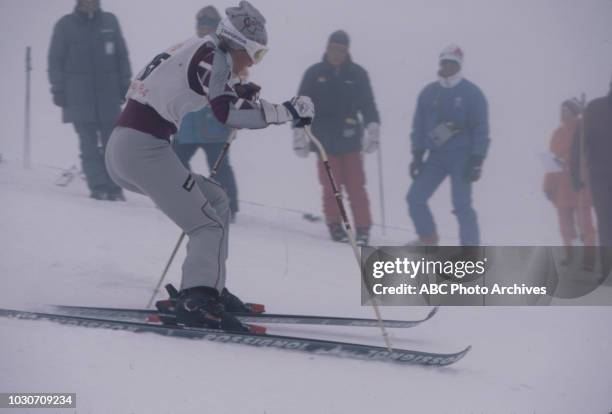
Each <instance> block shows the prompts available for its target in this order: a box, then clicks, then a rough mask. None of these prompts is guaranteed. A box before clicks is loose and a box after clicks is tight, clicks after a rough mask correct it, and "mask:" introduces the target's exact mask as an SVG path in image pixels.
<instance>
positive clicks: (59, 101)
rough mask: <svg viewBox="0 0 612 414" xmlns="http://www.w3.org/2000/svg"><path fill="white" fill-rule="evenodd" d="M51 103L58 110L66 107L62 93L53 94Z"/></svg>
mask: <svg viewBox="0 0 612 414" xmlns="http://www.w3.org/2000/svg"><path fill="white" fill-rule="evenodd" d="M53 103H54V104H55V105H57V106H59V107H60V108H63V107H64V106H66V96H65V95H64V94H63V93H62V92H55V93H54V94H53Z"/></svg>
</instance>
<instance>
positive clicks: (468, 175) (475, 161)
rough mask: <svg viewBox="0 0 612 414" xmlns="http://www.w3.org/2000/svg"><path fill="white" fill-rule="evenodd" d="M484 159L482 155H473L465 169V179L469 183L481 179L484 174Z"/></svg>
mask: <svg viewBox="0 0 612 414" xmlns="http://www.w3.org/2000/svg"><path fill="white" fill-rule="evenodd" d="M483 161H484V157H483V156H482V155H472V156H471V157H470V160H469V161H468V164H467V167H466V169H465V179H466V180H467V181H469V182H472V183H473V182H475V181H478V180H479V179H480V174H481V173H482V162H483Z"/></svg>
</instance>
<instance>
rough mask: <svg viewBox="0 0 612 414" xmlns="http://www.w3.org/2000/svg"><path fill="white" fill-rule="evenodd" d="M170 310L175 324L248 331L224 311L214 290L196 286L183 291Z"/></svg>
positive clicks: (217, 293)
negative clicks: (172, 311)
mask: <svg viewBox="0 0 612 414" xmlns="http://www.w3.org/2000/svg"><path fill="white" fill-rule="evenodd" d="M172 308H173V310H174V315H175V323H176V324H180V325H185V326H188V327H195V328H212V329H222V330H224V331H234V332H249V331H250V329H249V327H248V326H247V325H244V324H242V322H240V321H239V320H238V318H236V317H235V316H234V315H232V314H231V313H229V312H227V311H226V310H225V308H224V306H223V303H222V302H221V300H220V297H219V292H218V291H217V290H216V289H214V288H209V287H203V286H202V287H200V286H198V287H193V288H189V289H183V290H181V291H180V292H179V294H178V297H177V298H176V300H175V302H174V306H173V307H172Z"/></svg>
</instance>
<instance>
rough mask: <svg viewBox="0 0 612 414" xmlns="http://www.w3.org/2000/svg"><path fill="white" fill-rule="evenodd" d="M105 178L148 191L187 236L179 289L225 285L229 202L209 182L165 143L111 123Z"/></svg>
mask: <svg viewBox="0 0 612 414" xmlns="http://www.w3.org/2000/svg"><path fill="white" fill-rule="evenodd" d="M105 160H106V168H107V170H108V173H109V175H110V177H111V178H112V179H113V181H115V183H117V184H118V185H120V186H121V187H123V188H125V189H126V190H129V191H133V192H137V193H141V194H145V195H147V196H149V197H150V198H151V199H152V200H153V201H154V202H155V204H156V205H157V207H158V208H159V209H160V210H161V211H163V212H164V213H165V214H166V215H167V216H168V217H169V218H170V219H171V220H172V221H173V222H174V223H176V225H177V226H179V227H180V228H181V229H182V230H183V231H184V232H185V233H186V234H187V236H188V237H189V241H188V243H187V256H186V258H185V262H184V263H183V278H182V282H181V289H187V288H190V287H194V286H206V287H213V288H215V289H217V290H219V291H221V290H222V289H223V287H224V286H225V261H226V259H227V245H228V230H229V226H228V223H229V216H230V209H229V201H228V198H227V195H226V193H225V190H223V188H222V187H221V186H220V185H219V184H217V183H215V182H214V181H212V180H210V179H208V178H205V177H203V176H201V175H198V174H194V173H192V172H190V171H188V170H187V169H185V167H184V166H183V164H182V163H181V161H180V160H179V159H178V157H177V156H176V154H175V153H174V151H173V150H172V146H171V145H170V143H169V142H167V141H164V140H161V139H158V138H155V137H153V136H151V135H149V134H146V133H144V132H140V131H137V130H135V129H131V128H125V127H119V126H118V127H116V128H115V129H114V131H113V133H112V134H111V136H110V139H109V142H108V144H107V147H106V155H105Z"/></svg>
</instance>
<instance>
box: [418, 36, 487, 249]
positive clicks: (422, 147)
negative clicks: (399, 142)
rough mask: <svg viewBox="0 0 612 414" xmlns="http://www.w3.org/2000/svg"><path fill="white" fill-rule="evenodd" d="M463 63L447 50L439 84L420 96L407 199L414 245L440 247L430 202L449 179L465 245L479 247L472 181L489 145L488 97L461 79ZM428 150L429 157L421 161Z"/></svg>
mask: <svg viewBox="0 0 612 414" xmlns="http://www.w3.org/2000/svg"><path fill="white" fill-rule="evenodd" d="M462 65H463V51H462V50H461V49H460V48H459V47H458V46H456V45H450V46H447V47H446V48H445V49H444V50H443V51H442V53H440V70H439V71H438V75H439V77H440V78H439V80H438V82H433V83H430V84H429V85H427V86H426V87H425V89H423V91H422V92H421V94H420V95H419V98H418V102H417V108H416V111H415V113H414V120H413V124H412V135H411V140H412V155H413V160H412V162H411V164H410V175H411V177H412V179H413V180H414V181H413V183H412V186H411V187H410V190H409V192H408V195H407V197H406V200H407V201H408V208H409V211H410V216H411V218H412V221H413V222H414V226H415V227H416V231H417V234H418V236H419V239H418V240H417V241H415V242H413V243H411V244H413V245H436V244H438V233H437V231H436V225H435V223H434V220H433V216H432V214H431V211H430V210H429V207H428V206H427V201H428V200H429V198H430V197H431V196H432V195H433V193H434V192H435V191H436V189H437V188H438V186H439V185H440V184H441V183H442V181H444V179H445V178H446V176H447V175H450V179H451V192H452V199H453V213H454V214H455V215H456V216H457V220H458V221H459V238H460V242H461V245H463V246H477V245H478V244H480V236H479V230H478V221H477V218H476V211H474V208H473V207H472V183H473V182H475V181H477V180H478V179H479V178H480V173H481V167H482V163H483V161H484V158H485V155H486V152H487V149H488V147H489V121H488V115H487V102H486V99H485V97H484V95H483V93H482V92H481V90H480V89H479V88H478V86H476V85H474V84H473V83H472V82H470V81H468V80H467V79H464V78H463V76H462V74H461V66H462ZM426 151H429V154H428V156H427V159H426V160H423V158H424V156H425V152H426Z"/></svg>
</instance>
